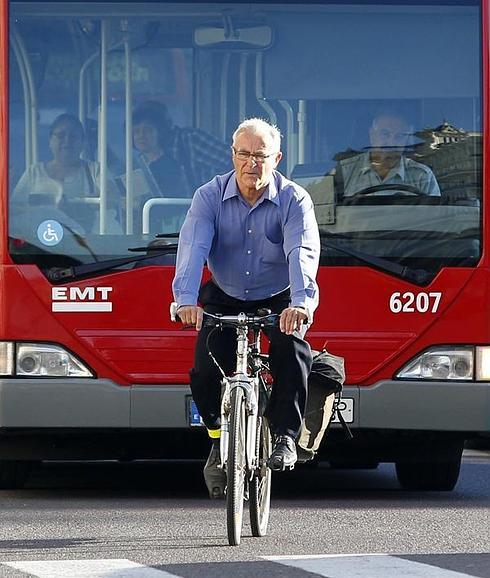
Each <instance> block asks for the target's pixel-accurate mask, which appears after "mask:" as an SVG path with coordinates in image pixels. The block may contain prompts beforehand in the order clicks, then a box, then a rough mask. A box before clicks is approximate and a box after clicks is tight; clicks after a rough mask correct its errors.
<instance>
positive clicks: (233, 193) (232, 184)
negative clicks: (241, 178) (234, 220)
mask: <svg viewBox="0 0 490 578" xmlns="http://www.w3.org/2000/svg"><path fill="white" fill-rule="evenodd" d="M277 179H278V174H277V173H276V171H274V172H273V173H272V179H271V180H270V182H269V186H268V187H267V188H266V189H265V191H264V193H263V194H262V197H261V198H260V199H259V201H258V202H259V203H262V202H263V201H264V200H266V199H267V200H268V201H270V202H271V203H274V204H275V205H277V206H279V192H278V190H277ZM239 196H240V191H239V190H238V186H237V182H236V172H233V175H232V176H231V178H230V179H229V180H228V182H227V184H226V187H225V192H224V193H223V201H226V200H227V199H231V198H232V197H239Z"/></svg>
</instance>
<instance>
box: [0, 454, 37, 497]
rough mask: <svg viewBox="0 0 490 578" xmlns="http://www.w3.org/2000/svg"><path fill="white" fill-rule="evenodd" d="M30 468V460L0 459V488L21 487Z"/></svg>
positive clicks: (12, 488) (11, 488)
mask: <svg viewBox="0 0 490 578" xmlns="http://www.w3.org/2000/svg"><path fill="white" fill-rule="evenodd" d="M31 469H32V462H28V461H14V460H0V489H2V490H16V489H19V488H23V487H24V485H25V483H26V481H27V478H28V477H29V474H30V472H31Z"/></svg>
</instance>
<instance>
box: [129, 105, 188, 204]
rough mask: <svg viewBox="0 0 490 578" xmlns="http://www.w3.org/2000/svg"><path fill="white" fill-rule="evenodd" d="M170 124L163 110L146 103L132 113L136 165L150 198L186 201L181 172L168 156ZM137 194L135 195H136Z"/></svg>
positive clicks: (166, 112) (184, 180) (176, 163)
mask: <svg viewBox="0 0 490 578" xmlns="http://www.w3.org/2000/svg"><path fill="white" fill-rule="evenodd" d="M172 132H173V131H172V120H171V119H170V115H169V113H168V110H167V107H166V106H165V105H164V104H163V103H160V102H156V101H150V102H148V103H143V104H142V105H140V106H139V107H138V108H137V109H136V110H135V111H134V113H133V144H134V148H135V149H136V150H137V152H138V155H137V159H136V164H137V166H138V167H139V169H140V170H141V171H142V173H143V175H144V178H145V183H146V187H147V189H148V195H149V196H151V197H177V198H179V197H188V196H189V186H188V184H187V181H186V177H185V174H184V171H183V168H182V165H181V164H179V163H178V162H177V161H176V160H175V159H174V157H173V156H172V152H173V151H172V148H171V144H172V138H173V135H172ZM136 193H137V191H136Z"/></svg>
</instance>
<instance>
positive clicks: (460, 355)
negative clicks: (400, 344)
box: [396, 346, 490, 381]
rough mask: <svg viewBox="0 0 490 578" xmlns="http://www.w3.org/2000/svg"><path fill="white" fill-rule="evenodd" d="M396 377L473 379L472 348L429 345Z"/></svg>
mask: <svg viewBox="0 0 490 578" xmlns="http://www.w3.org/2000/svg"><path fill="white" fill-rule="evenodd" d="M489 362H490V358H489ZM489 369H490V366H489ZM396 377H397V378H400V379H437V380H458V381H471V380H473V379H474V348H473V347H471V346H459V347H431V348H430V349H428V350H427V351H424V352H423V353H421V354H420V355H418V356H417V357H415V358H414V359H412V360H411V361H410V362H409V363H407V364H406V365H405V366H404V367H403V368H402V369H401V370H400V371H399V372H398V373H397V374H396Z"/></svg>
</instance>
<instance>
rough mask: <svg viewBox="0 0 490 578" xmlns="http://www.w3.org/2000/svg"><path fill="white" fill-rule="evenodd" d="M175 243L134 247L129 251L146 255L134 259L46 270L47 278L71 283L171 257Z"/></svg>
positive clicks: (125, 258)
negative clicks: (140, 262) (133, 264)
mask: <svg viewBox="0 0 490 578" xmlns="http://www.w3.org/2000/svg"><path fill="white" fill-rule="evenodd" d="M177 246H178V244H177V243H169V244H168V245H159V246H151V245H150V246H148V247H135V248H132V249H129V250H130V251H146V252H147V254H146V255H135V256H134V257H121V258H119V259H109V260H107V261H98V262H97V263H84V264H82V265H73V266H71V267H51V268H50V269H48V270H46V271H45V273H46V276H47V278H48V279H49V280H50V281H52V282H55V283H56V282H60V281H73V280H74V279H79V278H81V277H85V276H86V275H94V274H99V273H106V272H107V271H111V270H112V269H117V268H118V267H123V266H124V265H129V264H131V263H137V262H138V261H145V260H146V259H154V258H155V257H158V256H160V255H171V254H172V253H176V252H177Z"/></svg>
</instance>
